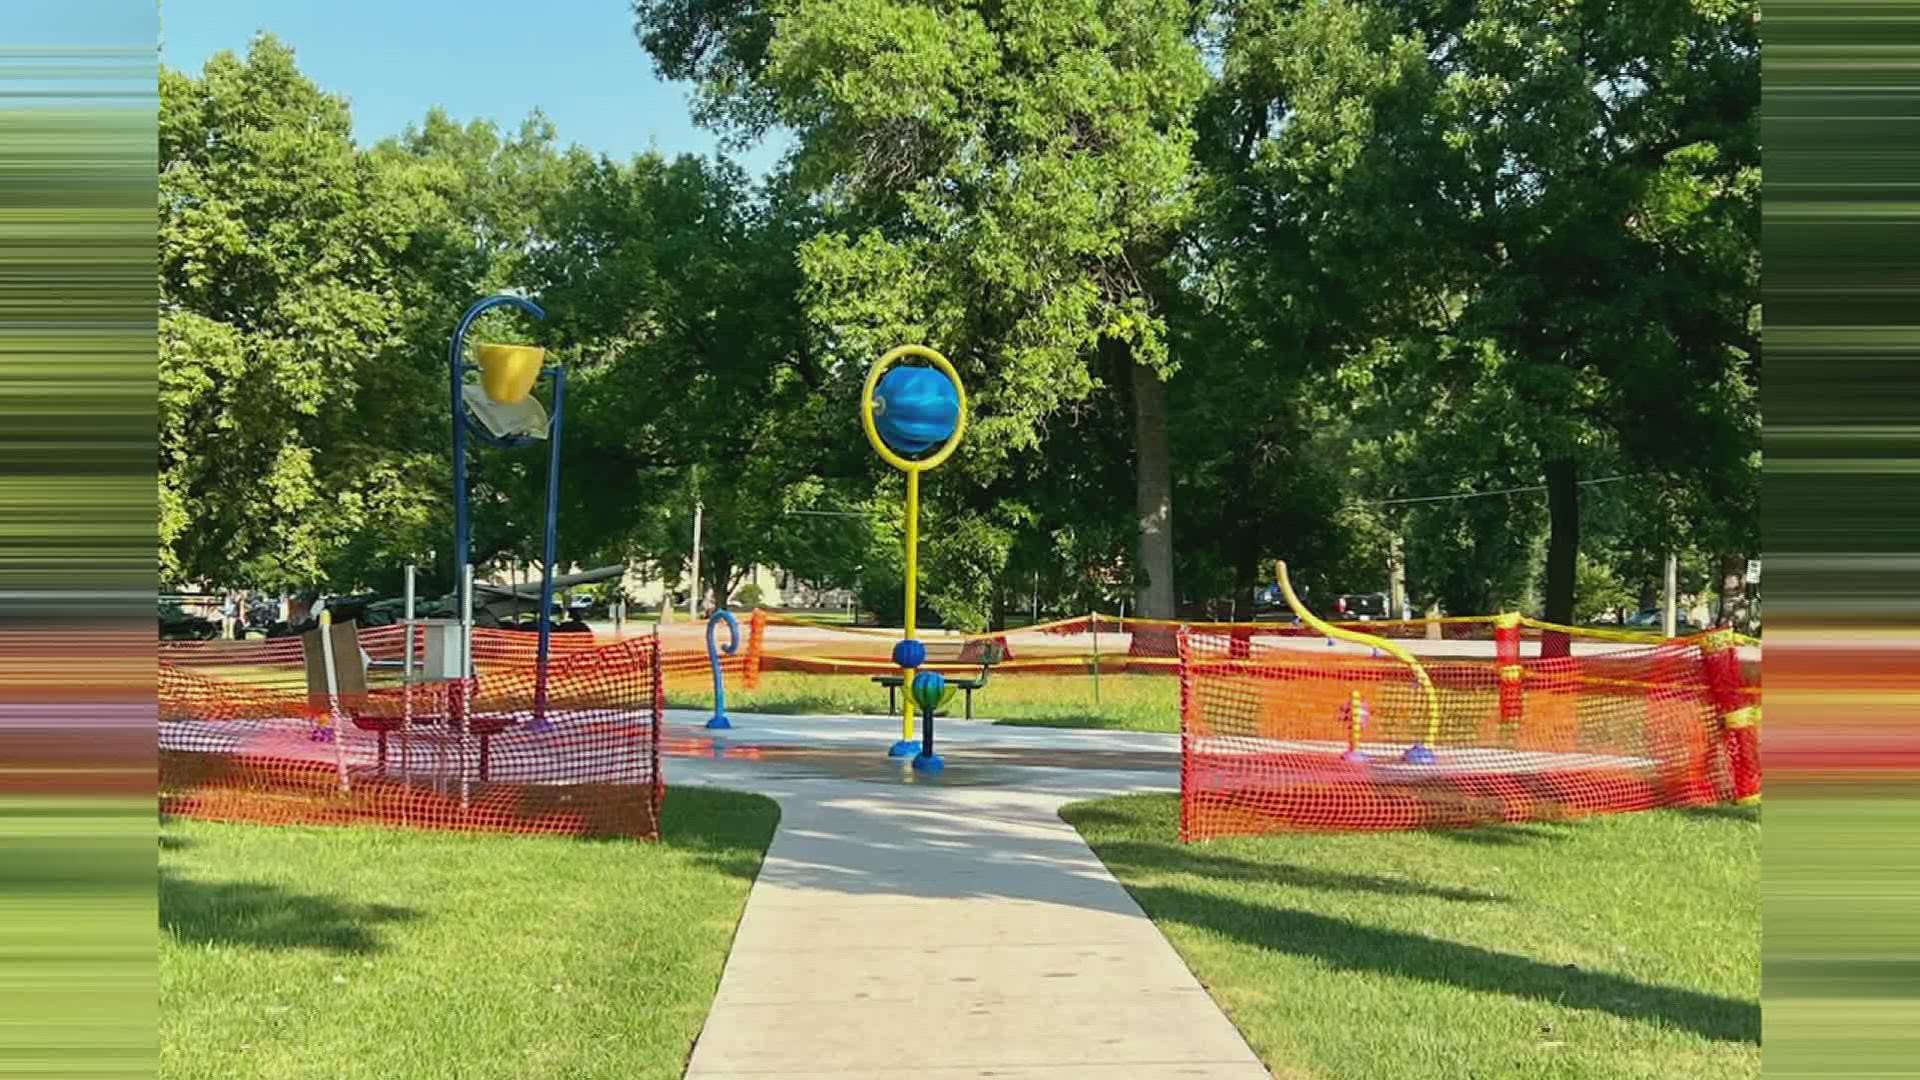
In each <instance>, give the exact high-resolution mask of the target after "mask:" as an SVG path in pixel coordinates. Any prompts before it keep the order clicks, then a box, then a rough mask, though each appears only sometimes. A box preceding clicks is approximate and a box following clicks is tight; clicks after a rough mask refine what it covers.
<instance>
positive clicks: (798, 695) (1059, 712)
mask: <svg viewBox="0 0 1920 1080" xmlns="http://www.w3.org/2000/svg"><path fill="white" fill-rule="evenodd" d="M667 704H668V705H669V706H671V707H673V708H676V709H711V708H713V687H712V686H711V685H708V686H707V687H706V688H705V689H704V690H703V689H700V688H699V687H697V686H693V685H669V686H668V687H667ZM964 707H965V706H964V702H963V701H962V699H961V698H960V697H959V696H957V695H956V696H955V698H954V700H953V702H952V703H951V704H950V705H949V706H948V707H947V713H948V715H949V716H951V717H955V718H958V717H960V716H962V715H964V714H963V712H962V710H963V708H964ZM727 709H728V710H729V711H739V712H747V713H753V712H760V713H781V714H787V715H793V714H803V713H804V714H836V715H842V714H843V715H849V716H866V715H871V716H880V715H883V714H885V713H886V711H887V691H886V690H885V689H884V688H883V687H879V686H876V685H874V684H873V683H872V682H871V681H869V679H868V676H865V675H806V674H802V673H800V672H793V671H770V672H767V673H765V674H763V675H762V676H761V677H760V688H759V689H758V690H748V689H745V688H744V687H741V686H739V685H738V681H737V680H733V679H729V680H728V683H727ZM973 712H974V715H975V716H977V717H979V718H981V719H983V720H992V721H994V722H996V723H1001V724H1013V725H1024V726H1029V727H1068V728H1111V729H1115V730H1120V731H1170V732H1177V731H1179V730H1180V681H1179V680H1178V679H1174V678H1171V677H1168V676H1165V675H1102V676H1100V703H1099V705H1097V706H1096V705H1095V704H1094V701H1093V677H1092V676H1091V675H1016V676H1011V677H1009V676H1005V675H996V676H994V677H993V679H992V681H991V682H989V683H988V684H987V687H986V689H984V690H978V691H975V692H974V695H973Z"/></svg>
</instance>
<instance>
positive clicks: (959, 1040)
mask: <svg viewBox="0 0 1920 1080" xmlns="http://www.w3.org/2000/svg"><path fill="white" fill-rule="evenodd" d="M673 719H674V720H676V721H679V722H678V723H673V724H672V725H671V735H672V739H670V742H672V743H674V745H675V746H676V747H677V748H678V750H679V753H677V754H676V755H675V756H673V757H670V758H669V760H668V761H667V763H666V774H667V781H668V786H669V794H668V798H669V799H671V798H672V794H671V788H672V787H673V786H674V785H681V786H688V785H700V784H712V785H715V786H722V787H730V788H734V789H738V790H748V791H758V792H761V793H763V794H766V795H769V796H772V797H774V798H777V799H778V800H779V801H780V805H781V822H780V828H779V831H778V832H777V833H776V834H775V836H774V840H773V845H772V847H771V848H770V849H769V850H768V852H767V860H766V863H765V865H764V866H763V867H762V869H761V872H760V876H759V878H758V880H757V881H756V882H755V884H754V887H753V891H752V893H751V894H750V895H749V897H748V900H747V908H746V912H745V914H744V916H743V917H742V919H741V922H740V928H739V933H738V936H737V938H736V939H735V941H734V945H733V951H732V953H731V955H730V956H729V958H728V961H727V967H726V974H725V975H724V977H723V978H722V979H721V983H720V990H719V994H718V995H717V997H716V998H715V1001H714V1005H713V1010H712V1012H711V1013H709V1014H708V1017H707V1023H706V1027H705V1029H704V1030H703V1031H702V1032H701V1035H700V1039H699V1042H698V1043H697V1044H696V1045H695V1048H694V1053H693V1058H692V1060H691V1062H690V1063H689V1065H688V1069H687V1073H686V1075H687V1076H688V1078H689V1080H748V1078H754V1080H766V1078H769V1077H782V1078H793V1080H813V1078H825V1077H851V1078H855V1080H878V1078H883V1077H886V1078H891V1077H902V1078H905V1077H924V1078H929V1080H944V1078H949V1077H951V1078H958V1077H995V1078H999V1080H1009V1078H1033V1080H1067V1078H1074V1080H1154V1078H1158V1077H1168V1078H1174V1077H1180V1078H1188V1080H1266V1078H1267V1076H1268V1073H1267V1071H1266V1070H1265V1069H1264V1068H1263V1067H1262V1066H1261V1065H1260V1063H1259V1061H1258V1059H1256V1058H1255V1057H1254V1055H1253V1053H1252V1051H1251V1050H1249V1049H1248V1048H1247V1045H1246V1042H1245V1041H1244V1040H1243V1039H1241V1037H1240V1034H1239V1033H1238V1032H1237V1031H1236V1030H1235V1029H1234V1027H1233V1025H1232V1024H1231V1023H1230V1022H1229V1021H1228V1020H1227V1018H1226V1017H1225V1016H1224V1015H1223V1014H1222V1013H1221V1012H1220V1010H1219V1008H1218V1007H1217V1006H1215V1005H1214V1004H1213V1001H1212V999H1211V998H1209V997H1208V996H1207V993H1206V991H1205V990H1204V989H1202V988H1201V987H1200V985H1199V983H1198V982H1197V981H1195V979H1194V977H1193V976H1192V974H1191V973H1189V972H1188V971H1187V969H1186V966H1185V965H1184V964H1183V963H1182V962H1181V960H1180V958H1179V956H1178V955H1177V954H1175V952H1174V951H1173V947H1172V946H1171V945H1169V944H1168V943H1167V941H1166V939H1165V938H1163V937H1161V936H1160V933H1159V931H1158V930H1156V929H1155V928H1154V926H1153V924H1152V923H1151V922H1149V921H1148V920H1147V918H1146V916H1145V915H1144V914H1142V913H1141V911H1140V909H1139V907H1138V905H1136V904H1135V903H1134V902H1133V899H1132V898H1131V897H1130V896H1128V895H1127V893H1126V890H1124V889H1123V888H1121V886H1120V884H1119V883H1118V882H1117V881H1115V880H1114V878H1113V876H1112V875H1111V874H1109V873H1108V872H1107V870H1106V868H1105V867H1104V866H1102V865H1101V863H1100V861H1099V859H1097V858H1096V857H1095V856H1094V854H1093V852H1092V851H1091V850H1090V849H1089V848H1088V847H1087V845H1086V844H1085V843H1084V842H1083V841H1082V840H1081V839H1080V837H1079V834H1078V833H1076V832H1075V831H1074V830H1073V828H1072V827H1071V826H1069V825H1067V824H1066V823H1065V822H1063V821H1061V820H1060V818H1059V814H1058V811H1059V808H1060V806H1061V805H1062V804H1064V803H1066V802H1070V801H1074V800H1077V799H1082V798H1092V797H1098V796H1101V795H1107V794H1117V793H1120V792H1126V791H1152V790H1169V789H1171V788H1173V787H1175V786H1177V783H1178V756H1177V753H1175V752H1174V749H1175V747H1176V745H1177V743H1176V741H1175V740H1173V739H1171V738H1170V737H1167V736H1151V735H1149V736H1123V737H1121V738H1119V740H1118V743H1119V748H1121V749H1127V750H1132V751H1134V752H1135V753H1136V755H1137V756H1136V757H1135V758H1134V759H1132V760H1131V761H1129V762H1128V767H1127V768H1121V769H1115V768H1094V769H1089V768H1076V767H1074V763H1075V762H1076V761H1078V760H1083V759H1079V758H1076V757H1075V752H1076V751H1082V752H1084V751H1092V750H1113V749H1115V748H1116V746H1115V742H1116V738H1115V737H1116V735H1117V734H1118V733H1113V732H1059V731H1043V730H1037V729H1014V728H993V727H990V726H987V725H983V724H965V723H958V722H956V723H943V724H942V725H941V728H940V729H939V734H940V735H941V741H942V750H943V753H944V754H945V756H946V759H947V761H948V769H947V771H946V773H944V774H942V775H941V776H939V777H938V778H928V777H925V776H919V775H916V774H913V773H911V772H910V771H905V770H903V769H902V768H901V766H900V765H899V764H897V763H893V762H889V761H888V760H887V759H886V758H885V757H884V753H885V747H886V745H887V742H888V740H889V739H890V738H892V737H897V735H894V734H893V732H895V731H897V729H896V728H893V727H892V726H891V725H890V724H889V723H888V722H887V721H886V720H885V719H884V718H878V717H875V718H864V719H860V718H853V719H849V718H818V719H807V718H791V717H759V716H752V717H748V716H736V717H735V718H734V719H735V723H736V724H737V725H739V726H738V727H737V728H736V729H735V730H734V731H733V732H731V733H729V735H728V739H727V742H726V746H725V751H726V752H725V753H724V755H722V756H719V757H715V756H713V754H712V753H711V752H710V748H709V750H708V751H706V752H703V750H702V749H701V744H702V740H703V739H704V738H705V737H706V736H708V735H709V734H710V733H707V732H705V731H703V730H700V729H698V728H696V727H694V726H693V725H691V724H689V723H687V721H690V720H692V719H694V716H693V714H685V713H676V714H675V715H674V718H673ZM803 745H810V746H811V747H812V748H814V749H813V752H812V753H811V754H809V755H803V756H794V755H792V754H786V755H783V753H782V750H783V748H798V747H800V746H803ZM836 747H837V748H838V749H835V748H836ZM1043 748H1050V749H1053V750H1057V751H1058V758H1057V759H1056V760H1057V761H1058V762H1060V764H1055V765H1041V766H1035V765H1030V764H1009V761H1030V760H1033V755H1032V753H1031V752H1032V751H1034V750H1036V749H1043ZM756 751H758V752H759V753H758V754H757V755H756V753H755V752H756ZM995 751H1000V752H1001V753H1000V754H999V755H998V756H995V753H994V752H995ZM1014 751H1020V752H1021V753H1019V754H1015V753H1013V752H1014ZM1041 760H1045V758H1044V757H1042V758H1041ZM1084 760H1100V759H1098V758H1097V757H1095V756H1093V755H1088V756H1087V758H1085V759H1084ZM1109 760H1110V759H1109Z"/></svg>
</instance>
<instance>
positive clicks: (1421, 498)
mask: <svg viewBox="0 0 1920 1080" xmlns="http://www.w3.org/2000/svg"><path fill="white" fill-rule="evenodd" d="M1632 479H1635V477H1634V476H1602V477H1598V478H1596V479H1593V480H1580V481H1576V483H1577V485H1578V486H1580V487H1587V486H1589V485H1592V484H1613V483H1618V482H1619V481H1621V480H1632ZM1545 490H1547V485H1545V484H1527V485H1525V486H1523V487H1510V488H1501V489H1499V490H1497V491H1461V492H1455V493H1453V494H1450V495H1414V496H1411V497H1409V498H1404V499H1377V500H1362V501H1360V502H1357V503H1350V504H1348V505H1349V506H1353V507H1360V506H1404V505H1406V504H1408V503H1430V502H1451V501H1453V500H1455V499H1487V498H1492V497H1493V496H1495V495H1517V494H1519V493H1521V492H1525V491H1545Z"/></svg>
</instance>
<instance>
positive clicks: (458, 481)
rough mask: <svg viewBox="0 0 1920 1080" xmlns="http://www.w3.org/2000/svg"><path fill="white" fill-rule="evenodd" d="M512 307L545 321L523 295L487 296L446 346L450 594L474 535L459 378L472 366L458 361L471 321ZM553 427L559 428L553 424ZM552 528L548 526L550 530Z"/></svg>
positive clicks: (457, 587) (469, 312) (456, 590)
mask: <svg viewBox="0 0 1920 1080" xmlns="http://www.w3.org/2000/svg"><path fill="white" fill-rule="evenodd" d="M503 305H512V306H513V307H517V308H519V309H520V310H521V311H524V312H526V313H527V314H529V315H531V316H533V317H534V318H536V319H544V318H546V317H547V313H546V312H545V311H544V310H542V309H541V307H540V305H539V304H536V303H534V302H533V301H531V300H529V299H527V298H526V297H524V296H506V295H500V296H489V297H487V298H486V299H485V300H482V301H480V302H478V303H476V304H474V305H473V306H472V307H470V308H468V309H467V313H466V314H465V315H463V316H461V318H460V325H459V327H458V328H457V329H455V330H454V332H453V340H452V342H450V343H449V344H448V346H447V391H448V395H449V397H450V399H451V401H452V405H453V412H452V413H451V414H450V415H451V416H452V419H453V591H454V593H455V594H458V593H459V592H460V568H461V567H463V566H465V565H467V558H468V548H469V547H470V546H471V542H472V537H473V532H472V528H471V523H470V521H469V519H468V515H467V418H466V408H467V406H466V403H465V402H463V401H461V400H460V382H461V378H460V377H461V375H463V374H465V372H466V370H467V369H468V368H469V367H471V366H472V365H470V364H468V363H466V362H465V361H463V360H461V359H460V354H461V352H462V350H463V349H464V347H465V345H466V342H467V331H468V329H470V328H471V327H472V326H473V323H474V320H476V319H478V318H479V317H480V316H481V315H483V314H485V313H486V312H488V311H491V310H492V309H494V308H497V307H501V306H503ZM555 427H556V428H557V427H558V423H557V422H556V424H555ZM549 528H551V527H549Z"/></svg>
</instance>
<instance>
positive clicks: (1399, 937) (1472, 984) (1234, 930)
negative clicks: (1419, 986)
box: [1133, 886, 1760, 1045]
mask: <svg viewBox="0 0 1920 1080" xmlns="http://www.w3.org/2000/svg"><path fill="white" fill-rule="evenodd" d="M1133 894H1134V897H1135V899H1137V900H1138V901H1139V902H1140V905H1141V906H1142V907H1144V908H1145V909H1146V910H1147V911H1148V912H1150V913H1152V914H1153V916H1154V917H1155V918H1161V919H1167V920H1170V921H1173V922H1179V923H1184V924H1186V925H1188V926H1193V927H1197V928H1200V929H1204V930H1211V931H1213V932H1215V933H1219V934H1224V935H1226V936H1228V937H1232V938H1235V939H1237V940H1240V941H1243V942H1245V943H1247V944H1249V945H1253V946H1255V947H1258V948H1262V949H1271V950H1273V951H1275V952H1281V953H1290V954H1293V955H1295V956H1309V957H1313V958H1314V959H1316V960H1319V961H1320V962H1321V963H1323V964H1326V965H1328V966H1329V967H1333V968H1336V969H1343V970H1347V971H1365V972H1375V973H1379V974H1383V975H1394V976H1399V977H1402V978H1409V979H1418V980H1421V981H1422V982H1429V983H1439V984H1445V985H1449V986H1457V987H1461V988H1463V989H1467V990H1473V991H1477V992H1480V993H1486V994H1504V995H1506V996H1509V997H1517V998H1527V999H1531V1000H1535V1001H1546V1002H1551V1003H1553V1004H1556V1005H1562V1006H1565V1007H1567V1008H1573V1009H1586V1010H1591V1011H1594V1012H1603V1013H1610V1014H1612V1015H1614V1016H1618V1017H1622V1018H1624V1019H1628V1020H1639V1021H1650V1022H1655V1023H1660V1024H1666V1025H1669V1026H1671V1027H1675V1028H1681V1029H1684V1030H1687V1031H1692V1032H1696V1033H1698V1034H1700V1035H1703V1036H1705V1037H1707V1038H1710V1039H1719V1040H1721V1041H1724V1042H1746V1043H1754V1044H1756V1045H1758V1043H1759V1042H1760V1005H1759V1003H1758V1002H1752V1001H1740V1000H1737V999H1734V998H1727V997H1720V996H1718V995H1715V994H1706V993H1700V992H1698V991H1694V990H1683V989H1680V988H1678V987H1671V986H1658V985H1651V984H1648V983H1642V982H1636V981H1634V980H1632V979H1628V978H1625V977H1623V976H1619V975H1613V974H1608V973H1604V972H1593V971H1581V970H1579V969H1577V968H1573V967H1571V966H1558V965H1553V964H1543V963H1541V962H1539V961H1537V960H1532V959H1529V958H1527V957H1524V956H1515V955H1513V954H1511V953H1502V952H1494V951H1493V950H1491V949H1483V948H1480V947H1479V946H1476V945H1463V944H1460V943H1458V942H1451V941H1440V940H1436V939H1434V938H1430V937H1424V936H1422V935H1419V934H1409V933H1405V932H1403V931H1398V930H1385V929H1381V928H1379V927H1372V926H1362V925H1360V924H1358V923H1354V922H1349V921H1347V920H1345V919H1336V918H1331V917H1328V916H1325V915H1316V914H1313V913H1311V912H1305V911H1297V910H1293V909H1289V908H1278V907H1269V906H1267V905H1264V904H1253V903H1248V902H1246V901H1242V900H1235V899H1232V898H1230V897H1224V896H1219V895H1217V894H1207V893H1197V892H1193V891H1190V890H1186V889H1176V888H1170V887H1157V886H1149V887H1145V888H1140V889H1136V890H1133Z"/></svg>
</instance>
